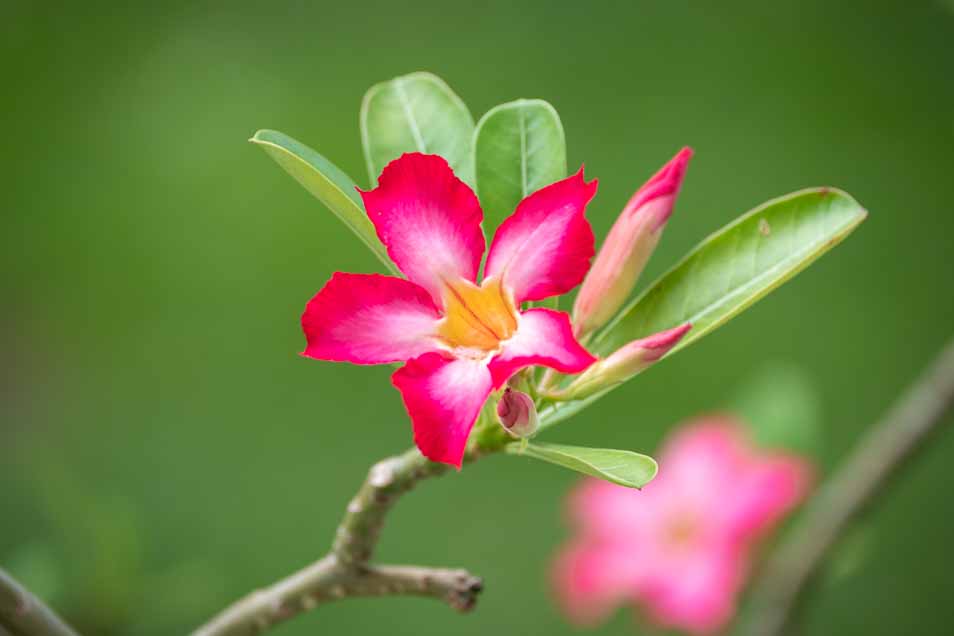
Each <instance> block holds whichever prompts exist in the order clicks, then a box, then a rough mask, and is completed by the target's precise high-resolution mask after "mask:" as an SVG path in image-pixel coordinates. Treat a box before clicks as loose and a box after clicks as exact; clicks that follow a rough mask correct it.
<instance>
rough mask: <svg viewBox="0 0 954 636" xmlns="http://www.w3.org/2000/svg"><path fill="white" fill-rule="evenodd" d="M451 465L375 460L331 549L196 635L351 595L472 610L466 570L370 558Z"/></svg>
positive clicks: (262, 623) (252, 629)
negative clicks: (423, 485)
mask: <svg viewBox="0 0 954 636" xmlns="http://www.w3.org/2000/svg"><path fill="white" fill-rule="evenodd" d="M498 428H499V427H498ZM493 450H495V449H494V448H488V447H486V446H484V447H480V446H479V445H477V444H474V445H473V446H472V447H471V448H470V449H468V452H467V453H466V454H465V456H464V461H465V462H471V461H474V460H475V459H477V457H478V456H479V455H481V454H484V453H486V452H493ZM448 469H449V466H447V465H446V464H438V463H435V462H432V461H429V460H428V459H426V458H425V457H424V456H422V455H421V454H420V453H419V452H418V450H417V449H416V448H412V449H411V450H409V451H407V452H405V453H403V454H401V455H397V456H394V457H389V458H387V459H384V460H382V461H380V462H378V463H377V464H375V465H374V466H372V467H371V470H370V471H369V473H368V477H367V479H366V480H365V482H364V484H362V486H361V488H360V489H359V490H358V493H357V494H356V495H355V496H354V498H353V499H352V500H351V502H350V503H349V504H348V507H347V510H346V512H345V515H344V517H343V518H342V520H341V524H340V525H339V526H338V531H337V533H336V535H335V541H334V545H333V547H332V549H331V552H329V553H328V554H327V555H325V556H324V557H322V558H321V559H319V560H318V561H316V562H314V563H312V564H311V565H309V566H307V567H306V568H304V569H302V570H299V571H298V572H296V573H294V574H292V575H291V576H289V577H287V578H285V579H283V580H281V581H278V582H277V583H274V584H273V585H271V586H269V587H267V588H264V589H260V590H257V591H255V592H252V593H251V594H249V595H247V596H246V597H244V598H242V599H240V600H238V601H236V602H235V603H233V604H232V605H231V606H229V607H228V608H226V609H225V610H223V611H222V612H221V613H219V614H218V615H217V616H215V617H214V618H213V619H212V620H210V621H209V622H208V623H206V624H205V625H203V626H202V627H200V628H199V629H197V630H196V631H195V632H194V633H193V636H250V635H252V634H260V633H262V632H264V631H266V630H268V629H270V628H271V627H273V626H275V625H277V624H278V623H281V622H283V621H285V620H288V619H290V618H292V617H294V616H297V615H298V614H301V613H303V612H307V611H309V610H312V609H314V608H315V607H317V606H318V605H320V604H323V603H327V602H331V601H336V600H340V599H343V598H349V597H361V596H364V597H367V596H426V597H431V598H435V599H439V600H442V601H444V602H445V603H447V604H448V605H450V606H451V607H452V608H453V609H455V610H457V611H460V612H466V611H469V610H471V609H473V607H474V605H475V604H476V602H477V596H478V595H479V594H480V591H481V589H482V588H483V583H482V581H481V580H480V578H478V577H476V576H474V575H473V574H470V573H469V572H467V571H465V570H448V569H443V568H427V567H420V566H410V565H371V564H369V560H370V559H371V557H372V555H373V553H374V548H375V547H376V546H377V542H378V537H379V535H380V533H381V528H382V527H383V525H384V520H385V518H386V516H387V513H388V512H389V511H390V510H391V507H392V506H393V505H394V503H395V502H396V501H397V499H398V498H399V497H400V496H401V495H403V494H404V493H406V492H407V491H408V490H410V489H411V488H413V487H414V485H415V484H417V482H419V481H421V480H423V479H427V478H429V477H436V476H438V475H442V474H444V473H445V472H447V471H448ZM0 636H2V633H0ZM64 636H65V635H64Z"/></svg>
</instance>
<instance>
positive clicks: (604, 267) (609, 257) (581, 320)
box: [573, 148, 692, 338]
mask: <svg viewBox="0 0 954 636" xmlns="http://www.w3.org/2000/svg"><path fill="white" fill-rule="evenodd" d="M691 157H692V149H691V148H683V149H682V150H680V151H679V152H678V153H677V154H676V156H675V157H673V158H672V159H671V160H670V161H669V163H667V164H666V165H665V166H663V167H662V168H661V169H660V170H659V172H657V173H656V174H655V175H654V176H653V177H652V178H651V179H650V180H649V181H647V182H646V184H645V185H643V187H641V188H640V189H639V190H638V191H637V192H636V194H634V195H633V197H632V198H631V199H630V200H629V203H627V204H626V207H625V208H623V211H622V213H621V214H620V215H619V218H618V219H616V223H614V224H613V227H612V229H610V231H609V234H607V235H606V240H605V241H604V242H603V247H602V248H600V252H599V254H597V256H596V260H595V261H594V262H593V266H592V267H591V268H590V271H589V273H588V274H587V276H586V279H585V280H584V281H583V286H582V287H581V288H580V293H579V294H578V295H577V297H576V302H575V303H574V305H573V328H574V332H575V333H576V336H577V337H578V338H582V337H584V336H586V335H587V334H590V333H592V332H593V331H595V330H596V329H599V328H600V327H602V326H603V325H605V324H606V323H607V322H609V321H610V319H611V318H612V317H613V316H614V315H615V314H616V312H617V311H619V309H620V308H621V307H622V306H623V304H624V303H625V302H626V300H627V299H628V298H629V295H630V293H631V292H632V291H633V288H634V287H635V286H636V281H637V279H638V278H639V275H640V274H641V273H642V271H643V268H644V267H645V266H646V262H647V261H648V260H649V257H650V255H651V254H652V253H653V250H655V249H656V244H657V243H659V237H660V236H662V232H663V229H664V228H665V227H666V221H668V220H669V217H670V215H671V214H672V210H673V205H674V204H675V202H676V195H677V194H679V186H680V185H682V178H683V175H685V173H686V165H687V164H688V163H689V159H690V158H691Z"/></svg>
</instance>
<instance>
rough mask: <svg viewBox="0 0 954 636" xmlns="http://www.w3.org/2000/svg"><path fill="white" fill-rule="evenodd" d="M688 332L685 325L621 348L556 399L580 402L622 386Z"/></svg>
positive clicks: (687, 324)
mask: <svg viewBox="0 0 954 636" xmlns="http://www.w3.org/2000/svg"><path fill="white" fill-rule="evenodd" d="M690 329H692V325H691V324H689V323H688V322H687V323H686V324H684V325H680V326H678V327H674V328H672V329H667V330H666V331H660V332H659V333H656V334H653V335H651V336H647V337H646V338H642V339H640V340H633V341H632V342H630V343H629V344H625V345H623V346H622V347H620V348H619V349H617V350H616V351H614V352H613V353H611V354H610V355H609V356H607V357H606V358H603V359H602V360H598V361H597V362H596V363H594V364H593V365H591V366H590V368H589V369H587V370H586V371H584V372H583V373H582V374H581V375H580V376H579V377H577V378H576V380H574V381H573V383H572V384H570V386H568V387H567V388H566V390H565V391H563V392H561V393H560V394H559V396H560V397H561V398H564V399H571V400H581V399H583V398H586V397H589V396H591V395H593V394H595V393H599V392H600V391H602V390H604V389H608V388H610V387H611V386H614V385H616V384H620V383H621V382H625V381H626V380H628V379H629V378H631V377H633V376H634V375H636V374H637V373H640V372H642V371H645V370H646V369H647V368H649V367H650V366H652V364H653V363H655V362H656V361H657V360H659V359H660V358H662V357H663V356H664V355H666V354H667V353H669V351H670V350H671V349H672V348H673V347H675V346H676V345H677V344H678V343H679V341H680V340H682V337H683V336H685V335H686V333H687V332H688V331H689V330H690Z"/></svg>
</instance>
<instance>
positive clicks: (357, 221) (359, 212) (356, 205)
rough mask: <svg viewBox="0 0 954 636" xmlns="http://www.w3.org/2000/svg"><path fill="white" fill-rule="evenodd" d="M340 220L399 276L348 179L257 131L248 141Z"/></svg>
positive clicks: (284, 140) (307, 152)
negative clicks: (257, 146)
mask: <svg viewBox="0 0 954 636" xmlns="http://www.w3.org/2000/svg"><path fill="white" fill-rule="evenodd" d="M249 141H250V142H252V143H253V144H257V145H259V146H260V147H261V148H262V149H263V150H264V151H265V152H266V153H267V154H268V156H269V157H271V158H272V159H274V160H275V161H276V163H278V165H280V166H281V167H282V168H284V169H285V171H286V172H288V174H290V175H291V176H293V177H294V178H295V180H296V181H297V182H298V183H300V184H301V185H303V186H305V189H306V190H308V191H309V192H311V193H312V194H313V195H315V197H317V198H318V200H319V201H321V202H322V203H324V204H325V206H327V208H328V209H329V210H331V211H332V212H334V213H335V215H336V216H337V217H338V218H339V219H341V221H342V222H343V223H344V224H345V225H347V226H348V228H349V229H350V230H351V231H352V232H354V233H355V234H357V235H358V238H359V239H361V241H362V242H363V243H364V244H365V245H367V246H368V248H369V249H370V250H371V251H372V252H374V254H375V256H377V257H378V258H379V259H380V260H381V262H382V263H384V264H385V266H387V268H388V269H389V270H390V271H391V272H393V273H394V274H398V275H400V273H399V272H398V270H397V268H396V267H395V266H394V263H392V262H391V259H390V258H388V253H387V250H386V249H385V248H384V245H383V244H382V243H381V241H380V240H379V239H378V235H377V233H376V232H375V231H374V225H372V224H371V220H370V219H368V215H367V214H365V212H364V204H363V203H362V202H361V197H360V196H358V193H357V191H355V185H354V182H353V181H352V180H351V178H350V177H348V175H346V174H345V173H344V172H342V171H341V170H340V169H339V168H338V167H337V166H335V165H334V164H333V163H331V162H330V161H328V160H327V159H325V158H324V157H323V156H321V155H320V154H318V153H317V152H315V151H314V150H312V149H311V148H309V147H308V146H306V145H305V144H303V143H301V142H299V141H297V140H295V139H292V138H291V137H289V136H288V135H286V134H284V133H280V132H278V131H276V130H260V131H258V132H257V133H255V135H254V136H253V137H252V138H251V139H249Z"/></svg>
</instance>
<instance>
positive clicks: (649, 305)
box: [592, 188, 867, 355]
mask: <svg viewBox="0 0 954 636" xmlns="http://www.w3.org/2000/svg"><path fill="white" fill-rule="evenodd" d="M866 216H867V212H866V211H865V209H864V208H862V207H861V205H859V203H858V202H857V201H855V200H854V199H853V198H851V196H849V195H848V194H846V193H844V192H842V191H840V190H835V189H831V188H815V189H810V190H801V191H799V192H794V193H792V194H789V195H786V196H783V197H780V198H778V199H773V200H771V201H769V202H767V203H764V204H762V205H760V206H759V207H757V208H755V209H754V210H751V211H750V212H748V213H746V214H744V215H743V216H741V217H739V218H738V219H736V220H735V221H733V222H732V223H730V224H729V225H727V226H725V227H724V228H722V229H721V230H719V231H718V232H716V233H715V234H713V235H712V236H710V237H709V238H707V239H705V240H704V241H703V242H702V243H700V244H699V245H698V246H696V248H695V249H693V250H692V251H691V252H690V253H689V254H688V255H687V256H686V257H685V258H684V259H683V260H682V261H681V262H680V263H679V264H677V265H676V266H675V267H673V268H672V269H671V270H669V271H668V272H667V273H665V274H663V276H662V277H661V278H659V279H658V280H657V281H656V282H655V283H653V284H652V285H651V286H650V287H649V288H648V289H647V290H646V291H645V292H644V293H643V294H642V295H641V296H639V297H638V298H637V299H636V300H635V301H633V303H632V304H630V305H629V307H627V308H626V309H625V310H624V311H623V312H622V313H621V314H620V316H619V317H617V319H616V320H615V321H614V322H613V323H611V324H610V325H609V326H608V327H607V328H606V329H605V330H604V331H603V332H602V333H601V334H600V335H599V337H598V338H597V339H596V340H595V341H594V343H593V346H592V350H594V351H595V352H597V353H599V354H600V355H606V354H608V353H610V352H612V351H614V350H616V349H617V348H619V347H620V346H622V345H623V344H626V343H627V342H629V341H631V340H634V339H636V338H642V337H645V336H648V335H650V334H652V333H656V332H658V331H662V330H664V329H668V328H670V327H675V326H676V325H680V324H683V323H685V322H691V323H692V330H691V331H690V332H689V333H688V334H686V337H685V338H683V339H682V341H681V342H680V343H679V344H678V345H677V346H676V347H675V348H674V349H673V350H672V351H670V354H672V353H673V352H675V351H678V350H680V349H682V348H684V347H686V346H688V345H690V344H692V343H693V342H695V341H696V340H698V339H699V338H702V337H703V336H704V335H706V334H708V333H709V332H711V331H712V330H714V329H716V328H717V327H719V326H721V325H722V324H724V323H725V322H727V321H728V320H729V319H731V318H733V317H734V316H736V315H737V314H739V313H740V312H741V311H743V310H744V309H746V308H748V307H749V306H750V305H752V304H753V303H755V302H756V301H757V300H759V299H760V298H762V297H763V296H765V295H766V294H768V293H769V292H770V291H772V290H773V289H775V288H776V287H778V286H779V285H781V284H782V283H784V282H785V281H787V280H789V279H790V278H792V277H793V276H794V275H795V274H797V273H798V272H800V271H801V270H803V269H804V268H805V267H807V266H808V265H809V264H811V263H812V262H813V261H814V260H815V259H817V258H818V257H819V256H821V255H822V254H824V253H825V252H827V251H828V250H830V249H831V248H832V247H834V246H835V245H837V244H838V243H839V242H841V241H842V240H843V239H844V238H845V237H846V236H848V234H850V233H851V231H852V230H854V229H855V228H856V227H857V226H858V224H859V223H861V222H862V221H863V220H864V219H865V217H866Z"/></svg>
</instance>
